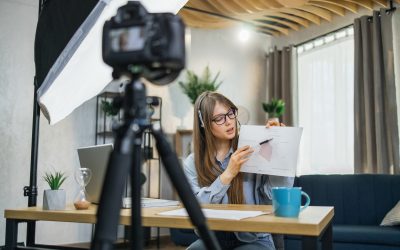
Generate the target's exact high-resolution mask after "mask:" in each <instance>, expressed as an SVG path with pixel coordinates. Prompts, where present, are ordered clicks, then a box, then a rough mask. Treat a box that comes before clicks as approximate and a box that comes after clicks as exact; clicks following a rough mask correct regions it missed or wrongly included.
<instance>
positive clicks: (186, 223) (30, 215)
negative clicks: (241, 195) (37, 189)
mask: <svg viewBox="0 0 400 250" xmlns="http://www.w3.org/2000/svg"><path fill="white" fill-rule="evenodd" d="M203 207H204V208H212V209H235V210H261V211H271V210H272V207H271V206H267V205H261V206H256V205H224V204H211V205H204V206H203ZM177 208H180V207H178V206H176V207H154V208H142V223H143V226H147V227H166V228H193V226H192V224H191V222H190V220H189V219H188V218H187V217H176V216H163V215H158V213H160V212H163V211H168V210H174V209H177ZM96 210H97V207H96V206H91V207H90V208H89V209H88V210H75V208H74V207H73V206H72V207H69V208H67V209H66V210H62V211H48V210H42V208H41V207H29V208H20V209H6V210H5V211H4V217H5V218H6V219H17V220H35V221H58V222H77V223H92V224H94V223H96ZM333 214H334V212H333V207H319V206H318V207H316V206H309V207H307V208H306V209H304V211H303V212H301V213H300V216H299V217H298V218H281V217H276V216H274V215H273V214H269V215H261V216H257V217H254V218H248V219H243V220H240V221H237V220H224V219H208V225H209V227H210V229H212V230H224V231H237V232H240V231H242V232H269V233H279V234H294V235H306V236H318V235H320V234H321V232H322V231H323V230H324V228H325V227H326V226H327V225H328V224H329V222H330V221H331V220H332V218H333ZM130 215H131V213H130V209H122V210H121V219H120V223H121V224H122V225H129V224H130V223H131V221H130Z"/></svg>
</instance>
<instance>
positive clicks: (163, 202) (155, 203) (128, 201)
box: [122, 197, 180, 208]
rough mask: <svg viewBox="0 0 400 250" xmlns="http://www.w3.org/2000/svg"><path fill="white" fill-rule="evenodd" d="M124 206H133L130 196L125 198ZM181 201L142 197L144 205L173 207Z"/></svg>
mask: <svg viewBox="0 0 400 250" xmlns="http://www.w3.org/2000/svg"><path fill="white" fill-rule="evenodd" d="M122 203H123V205H122V206H123V207H124V208H131V207H132V199H131V198H130V197H128V198H124V199H123V202H122ZM179 204H180V203H179V201H173V200H164V199H153V198H142V199H141V205H142V207H171V206H178V205H179Z"/></svg>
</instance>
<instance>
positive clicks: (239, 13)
mask: <svg viewBox="0 0 400 250" xmlns="http://www.w3.org/2000/svg"><path fill="white" fill-rule="evenodd" d="M396 2H398V3H400V0H396ZM387 7H389V1H386V0H189V1H188V2H187V4H186V5H185V7H184V8H182V9H181V11H180V12H179V14H180V15H181V17H182V18H183V19H184V21H185V23H186V25H188V26H190V27H196V28H208V29H218V28H226V27H229V26H232V25H235V24H238V23H244V24H247V25H250V26H252V27H253V28H255V29H256V30H257V31H259V32H262V33H265V34H269V35H273V36H279V35H288V34H289V32H290V31H293V30H300V29H304V28H307V27H309V26H310V24H317V25H319V24H321V22H324V21H325V22H331V21H332V19H333V17H334V16H337V15H338V16H344V15H346V14H347V13H357V12H358V11H359V10H361V9H367V10H373V9H379V8H387Z"/></svg>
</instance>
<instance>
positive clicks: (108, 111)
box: [101, 100, 119, 131]
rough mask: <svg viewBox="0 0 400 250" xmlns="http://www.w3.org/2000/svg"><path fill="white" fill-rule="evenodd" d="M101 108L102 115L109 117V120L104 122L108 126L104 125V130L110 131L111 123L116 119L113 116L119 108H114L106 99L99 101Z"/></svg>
mask: <svg viewBox="0 0 400 250" xmlns="http://www.w3.org/2000/svg"><path fill="white" fill-rule="evenodd" d="M101 110H103V112H104V115H105V116H106V117H110V121H109V122H108V123H107V124H106V126H108V127H105V128H104V130H105V131H111V130H112V125H113V123H114V121H115V120H116V119H115V116H116V115H118V113H119V109H118V108H116V107H115V106H114V105H113V104H112V102H110V101H107V100H102V101H101Z"/></svg>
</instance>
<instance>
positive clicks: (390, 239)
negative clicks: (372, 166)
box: [285, 174, 400, 250]
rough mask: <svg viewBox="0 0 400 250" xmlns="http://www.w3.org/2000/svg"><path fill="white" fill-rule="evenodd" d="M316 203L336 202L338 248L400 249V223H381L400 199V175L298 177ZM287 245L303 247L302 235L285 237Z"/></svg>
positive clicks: (332, 203) (297, 183)
mask: <svg viewBox="0 0 400 250" xmlns="http://www.w3.org/2000/svg"><path fill="white" fill-rule="evenodd" d="M294 185H295V186H298V187H302V189H303V191H305V192H306V193H308V194H309V195H310V197H311V204H310V205H312V206H334V208H335V216H334V218H333V243H334V244H333V248H334V249H335V250H344V249H349V250H350V249H352V250H357V249H363V250H373V249H374V250H375V249H376V250H378V249H379V250H381V249H382V250H384V249H400V226H389V227H386V226H385V227H384V226H379V224H380V223H381V221H382V219H383V218H384V217H385V215H386V213H387V212H389V211H390V210H391V209H392V208H393V207H394V206H395V205H396V203H397V202H398V201H399V200H400V176H399V175H378V174H356V175H305V176H301V177H297V178H296V179H295V184H294ZM285 249H287V250H291V249H301V239H300V237H295V236H286V237H285Z"/></svg>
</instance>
